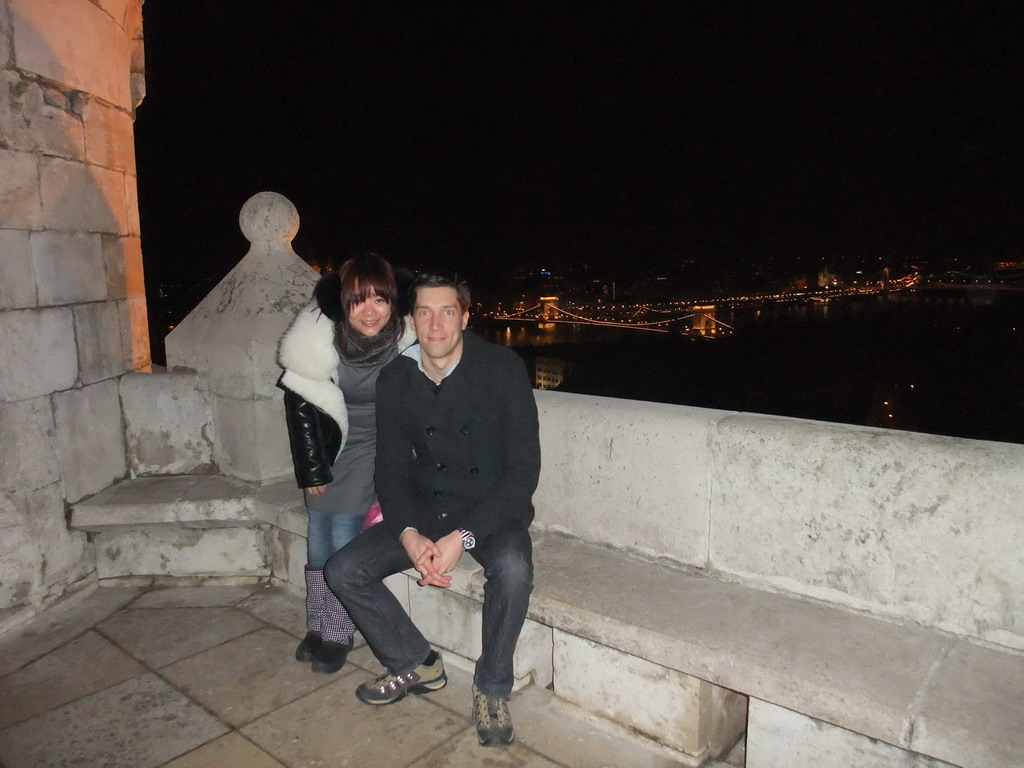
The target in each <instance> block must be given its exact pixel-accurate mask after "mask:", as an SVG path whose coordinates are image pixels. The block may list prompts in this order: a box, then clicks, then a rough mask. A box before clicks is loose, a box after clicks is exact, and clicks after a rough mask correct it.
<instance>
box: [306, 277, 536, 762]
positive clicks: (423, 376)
mask: <svg viewBox="0 0 1024 768" xmlns="http://www.w3.org/2000/svg"><path fill="white" fill-rule="evenodd" d="M412 291H413V322H414V325H415V328H416V336H417V339H418V341H419V343H418V344H415V345H413V346H412V347H410V348H409V349H408V350H406V351H405V352H404V353H403V354H402V355H400V356H399V357H398V358H396V359H395V360H394V361H393V362H391V363H390V364H388V365H387V366H386V367H385V368H384V369H383V370H382V371H381V374H380V379H379V380H378V383H377V461H376V474H375V482H376V486H377V495H378V497H379V499H380V503H381V507H382V509H383V513H384V524H383V525H376V526H373V527H372V528H369V529H368V530H366V531H364V532H363V533H362V534H360V535H359V536H357V537H356V538H355V539H353V540H352V541H351V542H349V543H348V544H347V545H346V546H345V547H343V548H342V549H341V550H340V551H339V552H337V553H336V554H335V555H334V556H333V557H332V558H331V559H330V560H329V561H328V563H327V566H326V568H325V569H324V575H325V577H326V581H327V584H328V585H329V586H330V588H331V589H332V590H333V591H334V593H335V594H336V595H337V596H338V598H339V599H340V600H341V602H342V603H343V604H344V606H345V607H346V608H347V609H348V612H349V614H350V616H351V617H352V619H353V620H354V621H355V623H356V625H357V626H358V627H359V630H360V631H361V632H362V633H363V636H364V637H365V638H366V640H367V642H368V643H369V645H370V648H371V650H372V651H373V652H374V654H375V655H376V656H377V658H378V660H379V661H380V662H381V663H382V664H383V665H384V666H385V667H386V668H387V673H386V674H384V675H381V676H380V677H378V678H376V679H375V680H372V681H370V682H367V683H364V684H362V685H360V686H359V688H358V689H357V690H356V695H357V696H358V697H359V699H360V700H361V701H363V702H365V703H366V704H391V703H393V702H396V701H398V700H399V699H402V698H403V697H404V696H405V695H406V694H407V693H417V694H423V693H430V692H432V691H437V690H440V689H441V688H443V687H444V686H445V684H446V683H447V676H446V675H445V671H444V664H443V662H442V660H441V656H440V654H439V653H438V652H437V651H436V650H433V649H431V647H430V644H429V643H428V642H427V640H426V638H424V637H423V635H422V633H421V632H420V631H419V630H418V629H417V628H416V626H415V625H414V624H413V623H412V621H411V619H410V618H409V616H408V615H407V614H406V612H405V611H404V610H403V609H402V607H401V604H400V603H399V602H398V600H397V599H396V598H395V596H394V595H393V594H392V593H391V591H390V590H389V589H388V588H387V587H386V586H385V585H384V584H383V579H385V578H386V577H388V576H390V575H392V574H394V573H398V572H399V571H402V570H405V569H407V568H408V567H409V565H410V563H411V564H412V565H413V566H415V568H416V570H417V571H419V573H420V575H421V577H422V578H421V579H420V580H419V584H420V585H421V586H435V587H441V588H447V587H449V586H451V577H450V576H449V573H451V571H452V570H453V569H454V568H455V566H456V564H457V563H458V562H459V558H460V557H461V556H462V553H463V551H466V552H469V553H470V555H471V556H472V557H473V558H474V559H475V560H476V561H477V562H478V563H480V565H482V566H483V569H484V576H485V578H486V584H485V586H484V605H483V626H482V640H483V643H482V653H481V655H480V658H479V659H478V660H477V663H476V672H475V674H474V678H473V716H474V719H475V720H476V729H477V737H478V739H479V741H480V743H481V744H482V745H484V746H500V745H505V744H510V743H511V742H512V740H513V738H514V730H513V727H512V718H511V715H510V713H509V709H508V697H509V695H510V694H511V692H512V683H513V665H512V657H513V653H514V652H515V647H516V643H517V641H518V639H519V632H520V630H521V629H522V626H523V622H524V621H525V619H526V611H527V608H528V606H529V601H530V593H531V592H532V590H533V546H532V542H531V540H530V534H529V530H528V529H529V526H530V523H531V522H532V521H533V514H534V512H533V503H532V500H531V499H532V496H533V492H534V490H536V487H537V481H538V478H539V476H540V436H539V428H538V422H537V406H536V403H535V401H534V398H533V391H532V389H531V387H530V382H529V378H528V377H527V374H526V368H525V366H524V365H523V362H522V360H521V359H520V358H519V356H518V355H517V354H516V353H515V352H513V351H512V350H510V349H507V348H505V347H499V346H497V345H494V344H490V343H488V342H486V341H484V340H483V339H481V338H480V337H478V336H476V335H475V334H472V333H465V334H464V333H463V331H464V329H465V328H466V325H467V323H468V321H469V304H470V297H469V289H468V288H467V287H466V285H465V283H457V282H455V281H453V280H449V279H448V278H446V277H441V276H439V275H421V276H420V277H419V278H417V279H416V281H415V282H414V283H413V286H412Z"/></svg>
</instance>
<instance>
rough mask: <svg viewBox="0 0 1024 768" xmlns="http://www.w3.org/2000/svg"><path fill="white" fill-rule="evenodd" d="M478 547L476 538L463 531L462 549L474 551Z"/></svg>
mask: <svg viewBox="0 0 1024 768" xmlns="http://www.w3.org/2000/svg"><path fill="white" fill-rule="evenodd" d="M475 546H476V536H474V535H473V534H472V533H470V532H469V531H463V533H462V547H463V549H472V548H473V547H475Z"/></svg>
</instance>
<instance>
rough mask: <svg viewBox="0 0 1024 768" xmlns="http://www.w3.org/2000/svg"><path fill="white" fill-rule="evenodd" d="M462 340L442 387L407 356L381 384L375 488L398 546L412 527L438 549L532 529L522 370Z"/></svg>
mask: <svg viewBox="0 0 1024 768" xmlns="http://www.w3.org/2000/svg"><path fill="white" fill-rule="evenodd" d="M462 338H463V350H462V357H461V359H460V360H459V363H458V365H457V366H456V367H455V370H453V371H452V372H451V373H450V374H449V375H448V377H447V378H445V379H444V381H443V382H442V383H441V384H440V385H435V384H434V383H433V382H432V381H431V380H430V379H429V378H428V377H427V376H426V375H425V374H424V373H423V372H422V371H420V369H419V367H418V365H417V363H416V360H414V359H412V358H410V357H407V356H404V355H402V356H399V357H398V358H396V359H395V360H393V361H392V362H391V363H389V364H388V365H387V366H385V368H384V370H382V371H381V374H380V378H379V379H378V381H377V463H376V474H375V482H376V486H377V495H378V498H379V499H380V502H381V507H382V509H383V512H384V522H385V524H386V525H387V527H388V530H389V531H390V532H391V533H392V534H393V535H394V536H395V537H396V538H397V537H398V536H399V535H400V534H401V533H402V531H403V530H405V529H406V528H408V527H413V528H416V529H417V530H418V531H419V532H420V533H421V534H423V535H424V536H427V537H428V538H430V539H433V540H435V541H436V540H437V539H438V538H440V537H441V536H444V535H445V534H447V533H450V532H451V531H453V530H455V529H456V528H465V529H467V530H469V531H472V532H473V534H474V535H475V536H476V537H477V539H478V540H483V539H486V538H487V536H489V535H490V534H491V533H492V532H494V531H495V530H497V529H498V528H499V527H501V526H502V525H504V524H505V523H507V522H509V521H512V520H518V521H521V522H522V524H523V526H524V527H527V526H529V525H530V523H531V522H532V521H533V502H532V501H531V499H532V496H533V492H534V491H535V490H536V488H537V481H538V479H539V477H540V435H539V427H538V423H537V404H536V402H535V401H534V397H533V390H532V389H531V387H530V381H529V378H528V376H527V374H526V367H525V366H524V365H523V361H522V359H521V358H520V357H519V355H518V354H516V353H515V352H514V351H512V350H511V349H508V348H506V347H500V346H498V345H496V344H491V343H489V342H487V341H484V340H483V339H481V338H480V337H479V336H477V335H475V334H473V333H470V332H466V333H464V334H463V337H462ZM413 350H414V351H416V352H417V353H418V350H419V348H418V347H413Z"/></svg>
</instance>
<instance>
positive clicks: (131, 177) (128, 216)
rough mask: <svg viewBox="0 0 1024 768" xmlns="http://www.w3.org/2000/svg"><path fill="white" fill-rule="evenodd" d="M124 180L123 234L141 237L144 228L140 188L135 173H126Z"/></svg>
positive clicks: (132, 171)
mask: <svg viewBox="0 0 1024 768" xmlns="http://www.w3.org/2000/svg"><path fill="white" fill-rule="evenodd" d="M133 162H134V160H133ZM122 179H123V180H124V229H123V230H122V232H124V234H126V235H129V236H131V237H139V236H140V235H141V234H142V226H141V225H140V223H139V187H138V184H137V183H136V180H135V171H134V170H131V171H126V172H125V173H124V174H123V176H122Z"/></svg>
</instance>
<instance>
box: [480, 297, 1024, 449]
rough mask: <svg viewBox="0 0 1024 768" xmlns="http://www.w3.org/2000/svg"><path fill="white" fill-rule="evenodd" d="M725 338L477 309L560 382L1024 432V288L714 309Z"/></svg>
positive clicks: (633, 395) (494, 334) (690, 400)
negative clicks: (541, 320) (558, 368)
mask: <svg viewBox="0 0 1024 768" xmlns="http://www.w3.org/2000/svg"><path fill="white" fill-rule="evenodd" d="M716 318H717V319H718V320H720V321H722V322H725V323H728V324H729V325H731V326H734V328H735V332H734V333H733V334H731V335H729V336H727V337H725V338H720V339H714V340H710V339H694V338H689V337H687V336H684V335H682V334H679V333H672V334H652V333H644V332H638V331H634V330H627V329H621V328H607V327H597V326H580V325H569V324H563V323H547V324H543V325H537V324H532V325H531V324H522V323H509V322H500V323H499V322H486V321H479V320H478V321H476V322H475V323H474V328H475V330H477V332H478V333H481V334H482V335H483V336H485V337H486V338H488V339H490V340H492V341H494V342H496V343H499V344H502V345H505V346H509V347H515V348H517V349H519V351H520V353H521V354H522V355H523V357H524V359H526V361H527V363H528V365H529V366H530V367H531V370H532V365H533V361H534V360H535V358H537V357H539V356H542V357H548V358H554V359H557V360H562V361H565V362H566V363H567V364H568V368H567V371H568V373H567V375H566V377H565V380H564V382H563V384H562V385H561V386H560V389H562V390H565V391H570V392H580V393H585V394H595V395H604V396H609V397H624V398H629V399H635V400H650V401H655V402H666V403H678V404H686V405H696V406H702V407H709V408H722V409H727V410H739V411H749V412H755V413H772V414H778V415H784V416H796V417H802V418H811V419H819V420H823V421H833V422H845V423H851V424H865V425H870V426H887V427H893V428H898V429H909V430H915V431H922V432H929V433H934V434H945V435H956V436H961V437H974V438H979V439H987V440H1005V441H1011V442H1024V387H1022V386H1021V384H1020V382H1021V381H1024V296H1022V295H1021V294H1002V295H993V294H987V295H978V294H962V293H961V294H957V293H946V294H943V293H921V294H914V293H901V294H890V295H888V296H867V297H858V298H854V299H848V300H841V301H835V302H830V303H813V304H765V305H763V306H761V307H749V308H743V309H729V308H726V307H719V308H717V310H716Z"/></svg>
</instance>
